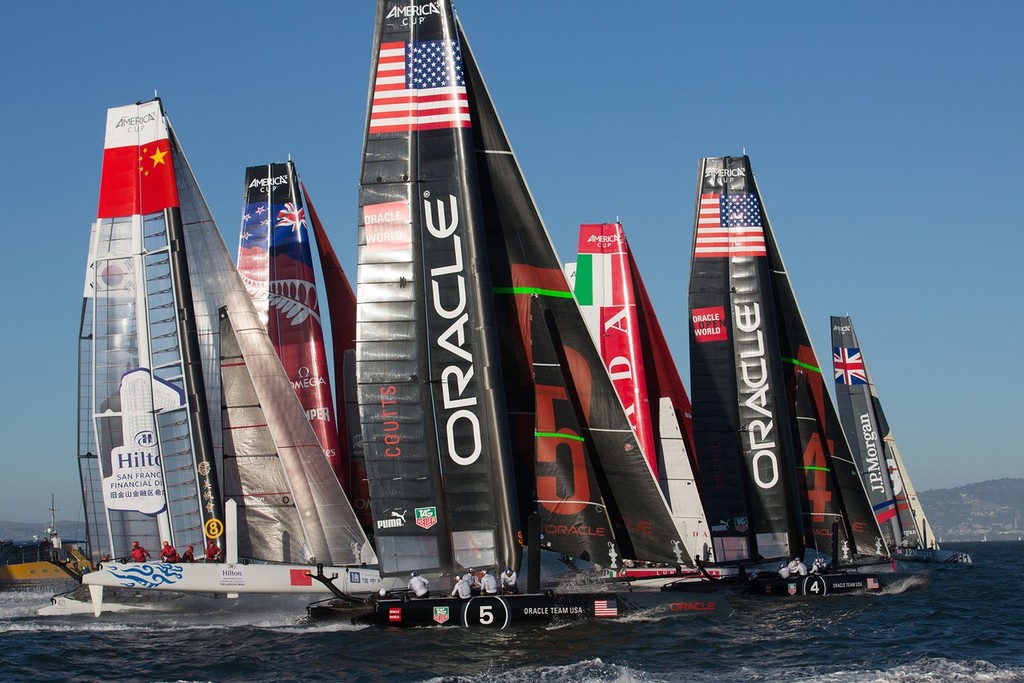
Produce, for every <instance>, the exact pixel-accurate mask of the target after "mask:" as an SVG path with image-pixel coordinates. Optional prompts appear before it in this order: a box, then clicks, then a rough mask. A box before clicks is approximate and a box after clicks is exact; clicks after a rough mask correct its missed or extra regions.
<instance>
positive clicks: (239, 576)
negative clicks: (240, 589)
mask: <svg viewBox="0 0 1024 683" xmlns="http://www.w3.org/2000/svg"><path fill="white" fill-rule="evenodd" d="M220 585H221V586H244V585H245V574H244V573H242V568H241V567H239V566H238V565H236V564H226V565H224V566H223V567H222V568H221V570H220Z"/></svg>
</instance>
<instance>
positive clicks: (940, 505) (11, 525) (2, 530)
mask: <svg viewBox="0 0 1024 683" xmlns="http://www.w3.org/2000/svg"><path fill="white" fill-rule="evenodd" d="M918 495H919V496H920V498H921V504H922V505H923V506H924V510H925V513H926V514H927V515H928V520H929V521H930V522H931V523H932V527H933V528H934V529H935V533H936V535H937V536H939V537H940V538H941V539H942V542H943V543H949V542H950V541H980V540H982V539H983V538H985V537H986V536H987V537H988V540H990V541H1016V540H1017V538H1018V536H1021V535H1024V478H1022V479H992V480H990V481H982V482H978V483H976V484H967V485H965V486H958V487H957V488H953V489H934V490H931V491H918ZM45 530H46V522H40V523H39V524H26V523H22V522H0V538H13V539H16V540H29V539H31V538H32V537H33V536H39V537H42V535H43V533H44V532H45ZM57 531H59V532H60V535H61V536H63V537H64V538H67V539H72V538H74V539H84V538H85V525H84V524H82V523H81V522H72V521H66V520H65V521H60V520H58V521H57Z"/></svg>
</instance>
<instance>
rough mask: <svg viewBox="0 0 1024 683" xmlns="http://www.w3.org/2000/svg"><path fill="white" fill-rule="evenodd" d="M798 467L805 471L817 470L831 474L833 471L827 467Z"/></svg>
mask: <svg viewBox="0 0 1024 683" xmlns="http://www.w3.org/2000/svg"><path fill="white" fill-rule="evenodd" d="M798 467H800V468H801V469H805V470H817V471H819V472H831V471H832V470H830V469H829V468H827V467H818V466H817V465H798Z"/></svg>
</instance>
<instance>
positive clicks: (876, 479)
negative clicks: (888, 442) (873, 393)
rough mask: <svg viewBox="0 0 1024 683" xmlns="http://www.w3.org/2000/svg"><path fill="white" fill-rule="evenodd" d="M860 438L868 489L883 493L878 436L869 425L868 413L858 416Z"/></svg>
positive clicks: (869, 417)
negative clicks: (865, 465)
mask: <svg viewBox="0 0 1024 683" xmlns="http://www.w3.org/2000/svg"><path fill="white" fill-rule="evenodd" d="M860 436H861V440H862V441H863V450H864V462H865V463H866V464H867V468H866V469H865V470H864V473H865V474H866V475H867V477H868V482H867V483H868V487H870V489H871V490H872V491H874V492H876V493H885V486H884V484H883V482H882V466H881V463H880V462H879V453H878V434H877V433H876V432H875V429H874V426H873V425H872V424H871V416H870V415H869V414H868V413H863V414H862V415H861V416H860Z"/></svg>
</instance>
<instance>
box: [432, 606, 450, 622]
mask: <svg viewBox="0 0 1024 683" xmlns="http://www.w3.org/2000/svg"><path fill="white" fill-rule="evenodd" d="M448 614H449V612H448V608H447V607H435V608H434V621H436V622H437V623H439V624H443V623H444V622H446V621H448Z"/></svg>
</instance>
